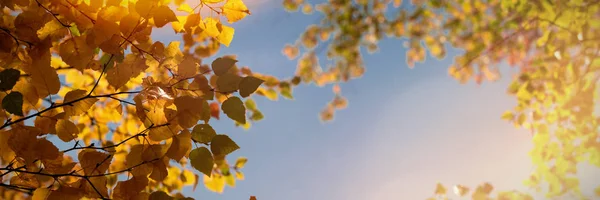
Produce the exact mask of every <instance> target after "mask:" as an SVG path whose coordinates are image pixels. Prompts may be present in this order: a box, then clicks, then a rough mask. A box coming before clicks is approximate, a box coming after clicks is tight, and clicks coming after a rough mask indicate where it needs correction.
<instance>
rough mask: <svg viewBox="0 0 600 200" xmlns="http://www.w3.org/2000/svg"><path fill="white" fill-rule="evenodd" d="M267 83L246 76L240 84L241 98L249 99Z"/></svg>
mask: <svg viewBox="0 0 600 200" xmlns="http://www.w3.org/2000/svg"><path fill="white" fill-rule="evenodd" d="M263 82H265V81H263V80H261V79H259V78H256V77H254V76H246V77H244V78H242V80H241V81H240V83H239V88H240V96H242V97H248V96H250V94H252V93H254V91H256V89H258V87H259V86H260V85H261V84H262V83H263Z"/></svg>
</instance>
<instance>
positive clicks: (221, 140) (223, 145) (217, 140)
mask: <svg viewBox="0 0 600 200" xmlns="http://www.w3.org/2000/svg"><path fill="white" fill-rule="evenodd" d="M239 148H240V147H239V146H238V145H237V144H236V143H235V142H234V141H233V140H231V138H229V136H227V135H216V136H215V137H214V138H213V139H212V141H211V142H210V151H211V152H212V153H213V154H214V155H223V156H224V155H227V154H230V153H231V152H234V151H235V150H238V149H239Z"/></svg>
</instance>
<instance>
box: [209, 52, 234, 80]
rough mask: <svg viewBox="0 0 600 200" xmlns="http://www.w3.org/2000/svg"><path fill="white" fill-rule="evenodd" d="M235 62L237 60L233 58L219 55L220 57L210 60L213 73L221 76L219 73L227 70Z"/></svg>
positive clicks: (221, 73)
mask: <svg viewBox="0 0 600 200" xmlns="http://www.w3.org/2000/svg"><path fill="white" fill-rule="evenodd" d="M235 63H237V60H235V59H233V58H228V57H221V58H217V59H215V60H214V61H213V62H212V64H211V66H212V70H213V72H214V73H215V75H217V76H221V75H223V74H225V73H227V71H229V69H231V68H232V67H233V65H235Z"/></svg>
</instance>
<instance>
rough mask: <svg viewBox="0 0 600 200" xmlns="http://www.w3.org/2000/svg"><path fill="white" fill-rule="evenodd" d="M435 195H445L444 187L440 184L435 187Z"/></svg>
mask: <svg viewBox="0 0 600 200" xmlns="http://www.w3.org/2000/svg"><path fill="white" fill-rule="evenodd" d="M434 194H435V195H446V187H444V185H442V184H441V183H437V185H436V186H435V192H434Z"/></svg>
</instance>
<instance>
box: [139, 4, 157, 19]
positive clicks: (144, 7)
mask: <svg viewBox="0 0 600 200" xmlns="http://www.w3.org/2000/svg"><path fill="white" fill-rule="evenodd" d="M156 7H158V1H157V0H139V1H137V2H136V3H135V10H136V11H137V13H138V14H140V16H141V17H143V18H146V19H150V18H151V17H152V16H153V15H154V10H156Z"/></svg>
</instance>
